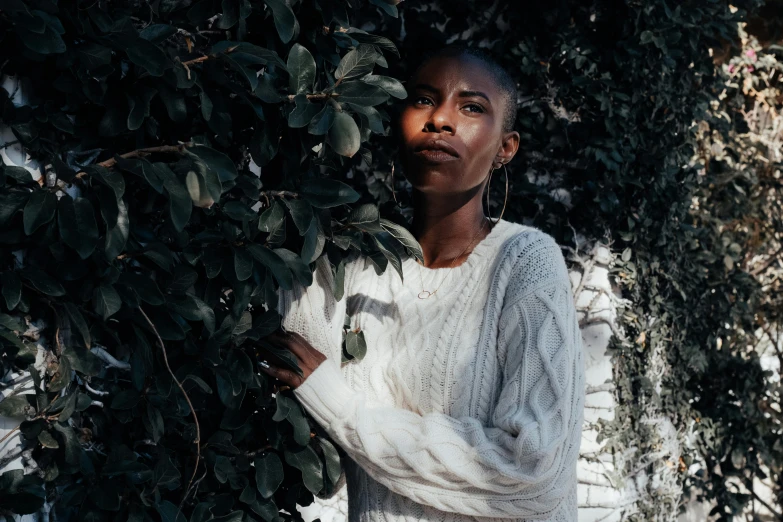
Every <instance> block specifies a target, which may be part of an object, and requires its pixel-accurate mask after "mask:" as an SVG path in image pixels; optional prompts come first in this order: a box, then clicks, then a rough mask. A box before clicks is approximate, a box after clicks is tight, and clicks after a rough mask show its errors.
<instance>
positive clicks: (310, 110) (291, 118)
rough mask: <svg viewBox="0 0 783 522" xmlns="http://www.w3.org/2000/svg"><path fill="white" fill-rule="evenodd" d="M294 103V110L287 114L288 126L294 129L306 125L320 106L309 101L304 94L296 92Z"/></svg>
mask: <svg viewBox="0 0 783 522" xmlns="http://www.w3.org/2000/svg"><path fill="white" fill-rule="evenodd" d="M294 104H295V107H294V110H292V111H291V113H290V114H289V115H288V126H289V127H292V128H294V129H298V128H301V127H305V126H307V125H308V124H309V123H310V121H311V120H312V119H313V118H315V116H316V115H317V114H318V113H319V111H320V110H321V106H320V105H318V104H317V103H310V101H309V100H308V99H307V96H306V95H305V94H297V95H296V97H295V98H294Z"/></svg>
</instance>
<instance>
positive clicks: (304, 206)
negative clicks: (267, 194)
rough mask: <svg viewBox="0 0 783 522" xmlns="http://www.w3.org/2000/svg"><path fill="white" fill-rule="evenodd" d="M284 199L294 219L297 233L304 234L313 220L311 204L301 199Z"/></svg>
mask: <svg viewBox="0 0 783 522" xmlns="http://www.w3.org/2000/svg"><path fill="white" fill-rule="evenodd" d="M284 201H285V204H286V206H288V210H289V211H290V212H291V217H292V218H293V220H294V224H295V225H296V228H298V229H299V234H300V235H305V233H306V232H307V229H308V228H310V225H311V222H312V220H313V207H312V205H310V203H308V202H307V201H304V200H301V199H286V200H284Z"/></svg>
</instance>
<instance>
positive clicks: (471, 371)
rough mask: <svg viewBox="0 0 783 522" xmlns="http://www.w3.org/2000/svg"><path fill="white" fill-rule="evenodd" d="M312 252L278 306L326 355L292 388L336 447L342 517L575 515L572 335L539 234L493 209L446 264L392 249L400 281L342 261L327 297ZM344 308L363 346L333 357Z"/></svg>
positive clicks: (577, 375) (576, 405)
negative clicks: (358, 353) (299, 281)
mask: <svg viewBox="0 0 783 522" xmlns="http://www.w3.org/2000/svg"><path fill="white" fill-rule="evenodd" d="M322 261H325V260H322ZM319 263H320V264H319V266H318V270H317V272H316V276H315V282H314V283H313V285H312V286H310V287H309V288H307V289H303V288H301V287H296V288H294V290H292V291H289V292H283V291H281V292H280V303H279V304H280V308H279V309H280V312H281V313H282V314H283V315H284V320H283V325H284V327H285V328H286V329H287V330H291V331H295V332H298V333H300V334H302V335H303V336H304V337H305V338H306V339H307V340H308V341H309V342H310V343H311V344H312V345H313V346H315V347H316V348H318V349H319V350H321V351H322V352H324V353H325V354H326V355H327V356H328V359H327V360H326V361H325V362H324V363H322V364H321V365H320V366H319V367H318V368H317V369H316V370H315V371H314V372H313V373H312V374H311V375H310V376H309V377H308V378H307V379H306V380H305V381H304V382H303V383H302V385H300V386H299V387H298V388H297V389H296V390H295V394H296V396H297V397H298V398H299V399H300V401H301V403H302V405H303V406H304V407H305V409H306V410H307V411H308V412H309V413H310V414H311V415H312V416H313V417H314V418H315V419H316V420H317V421H318V423H319V424H320V425H321V426H323V427H324V429H325V430H326V431H327V432H328V433H329V435H330V436H331V437H332V439H333V440H334V441H335V442H336V443H337V444H339V445H340V446H341V447H342V448H343V449H344V450H345V452H346V453H347V454H348V455H349V456H350V459H347V461H345V460H346V459H344V462H343V466H344V468H345V476H346V482H347V497H348V502H347V504H348V517H347V518H348V520H349V521H350V522H378V521H387V522H401V521H406V522H408V521H419V520H422V521H425V520H426V521H440V522H458V521H467V520H478V521H487V522H488V521H489V520H493V519H504V520H544V521H552V522H575V521H576V520H577V507H576V506H577V501H576V464H577V457H578V453H579V443H580V432H581V426H582V413H583V412H582V410H583V405H584V393H585V390H584V367H583V361H582V339H581V334H580V331H579V326H578V323H577V319H576V313H575V307H574V302H573V298H572V294H571V285H570V280H569V278H568V271H567V269H566V265H565V261H564V259H563V255H562V253H561V252H560V248H559V247H558V245H557V244H556V243H555V241H554V240H553V239H552V237H551V236H549V235H548V234H545V233H544V232H542V231H540V230H538V229H536V228H533V227H527V226H523V225H518V224H514V223H510V222H508V221H505V220H501V221H500V222H499V223H498V224H497V225H496V226H495V227H494V228H493V229H492V231H491V232H490V233H489V235H488V236H487V237H486V238H484V239H483V240H482V241H480V242H479V243H478V245H476V247H475V248H474V250H473V252H471V254H470V255H469V257H468V258H467V260H466V261H465V262H463V263H462V264H460V265H459V266H456V267H454V268H438V269H429V268H426V267H423V266H421V265H419V264H418V263H416V262H415V260H414V259H413V258H411V257H409V256H407V255H405V254H403V274H404V276H405V279H404V281H400V278H399V275H398V274H397V273H396V272H395V271H394V270H393V269H392V268H391V267H389V268H388V269H387V270H386V272H385V273H384V274H382V275H381V276H378V275H377V274H376V273H375V270H374V267H373V266H372V264H371V262H370V261H369V260H367V259H366V258H364V257H358V258H355V259H354V260H353V261H352V262H350V263H349V264H348V265H347V268H346V277H345V296H344V298H343V299H342V300H341V301H339V302H336V301H335V300H334V298H333V297H332V292H331V287H330V285H331V280H332V276H331V272H330V270H329V267H328V264H327V263H325V262H319ZM420 274H421V278H422V279H423V287H424V288H425V289H428V290H432V289H434V288H436V287H437V286H438V284H439V283H440V282H441V281H442V280H443V285H442V286H441V287H440V290H439V291H438V293H437V294H435V296H433V297H431V298H429V299H427V300H421V299H418V297H417V294H418V293H419V292H420V291H421V290H422V283H421V280H420V278H419V276H420ZM444 278H445V279H444ZM346 311H347V313H348V314H349V315H350V316H351V326H352V327H353V328H357V327H358V328H361V329H362V331H364V335H365V338H366V341H367V355H366V356H365V358H364V359H363V360H361V361H351V362H348V363H345V364H343V365H342V367H341V365H340V351H341V342H342V327H343V323H344V319H345V314H346ZM345 493H346V492H345V490H344V489H343V490H341V491H339V492H338V493H337V498H341V497H342V498H344V497H345ZM331 500H334V499H331ZM320 502H323V503H324V504H328V503H329V499H327V500H326V501H320Z"/></svg>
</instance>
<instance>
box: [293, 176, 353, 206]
mask: <svg viewBox="0 0 783 522" xmlns="http://www.w3.org/2000/svg"><path fill="white" fill-rule="evenodd" d="M301 193H302V196H303V197H304V198H305V199H306V200H307V201H309V202H310V204H311V205H312V206H314V207H316V208H330V207H336V206H339V205H344V204H346V203H355V202H356V201H357V200H358V199H359V193H358V192H356V191H355V190H354V189H352V188H351V187H350V186H348V185H346V184H345V183H343V182H341V181H337V180H335V179H328V178H317V179H306V180H302V183H301Z"/></svg>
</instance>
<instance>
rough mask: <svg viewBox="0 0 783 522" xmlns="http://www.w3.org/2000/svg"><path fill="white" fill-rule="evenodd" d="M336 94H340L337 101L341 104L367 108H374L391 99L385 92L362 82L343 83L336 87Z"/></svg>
mask: <svg viewBox="0 0 783 522" xmlns="http://www.w3.org/2000/svg"><path fill="white" fill-rule="evenodd" d="M334 92H335V93H336V94H338V97H337V101H339V102H340V103H355V104H356V105H362V106H365V107H372V106H373V105H378V104H381V103H383V102H385V101H386V100H388V99H389V95H388V94H387V93H386V91H385V90H383V89H381V88H380V87H378V86H376V85H372V84H369V83H365V82H363V81H360V80H355V81H350V82H345V83H341V84H340V85H338V86H337V87H335V89H334Z"/></svg>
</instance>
